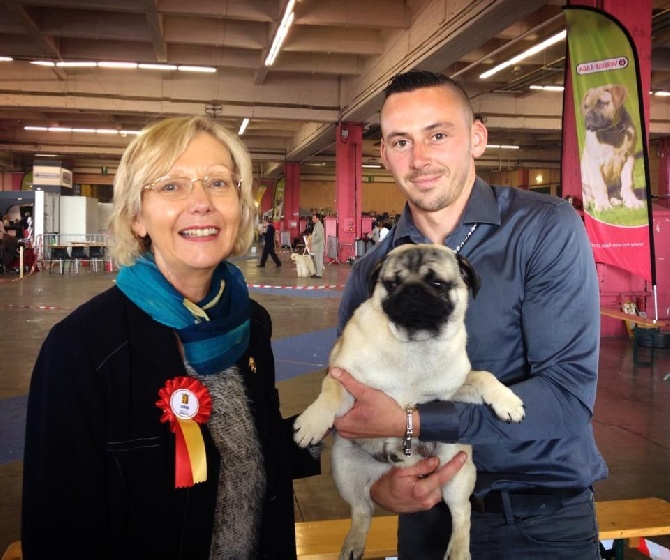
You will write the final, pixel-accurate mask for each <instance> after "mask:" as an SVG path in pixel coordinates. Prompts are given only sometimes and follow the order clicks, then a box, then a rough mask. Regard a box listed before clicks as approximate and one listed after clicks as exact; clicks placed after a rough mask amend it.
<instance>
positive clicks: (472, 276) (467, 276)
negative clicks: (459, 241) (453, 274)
mask: <svg viewBox="0 0 670 560" xmlns="http://www.w3.org/2000/svg"><path fill="white" fill-rule="evenodd" d="M456 260H457V261H458V269H459V270H460V272H461V278H463V282H465V285H466V286H467V287H468V288H470V290H472V299H474V298H476V297H477V294H478V293H479V287H480V285H481V282H480V280H479V276H477V273H476V272H475V269H474V268H473V267H472V265H471V264H470V261H469V260H468V259H466V258H465V257H463V256H461V255H459V254H458V253H456Z"/></svg>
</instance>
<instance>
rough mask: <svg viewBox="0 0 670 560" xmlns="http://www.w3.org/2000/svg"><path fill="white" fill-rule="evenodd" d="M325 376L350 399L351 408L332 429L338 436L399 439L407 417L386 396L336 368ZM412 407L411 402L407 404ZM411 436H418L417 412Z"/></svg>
mask: <svg viewBox="0 0 670 560" xmlns="http://www.w3.org/2000/svg"><path fill="white" fill-rule="evenodd" d="M329 375H330V376H331V377H332V378H333V379H337V381H339V382H340V383H342V385H343V386H344V388H345V389H346V390H347V391H349V393H351V395H352V396H353V397H354V399H355V400H354V405H353V406H352V407H351V409H350V410H349V412H347V413H346V414H345V415H344V416H341V417H339V418H336V419H335V423H334V426H335V429H337V433H338V434H340V435H341V436H342V437H345V438H348V439H351V438H369V437H403V436H404V435H405V427H406V423H407V414H406V412H405V409H404V408H402V407H401V406H400V405H399V404H398V403H397V402H396V401H395V400H393V399H392V398H391V397H389V396H388V395H387V394H386V393H383V392H382V391H379V390H377V389H372V388H370V387H368V386H367V385H363V384H362V383H360V382H359V381H356V380H355V379H354V378H353V377H352V376H351V375H349V374H348V373H347V372H346V371H344V370H343V369H340V368H336V367H334V368H331V369H330V372H329ZM408 404H413V403H408ZM414 420H415V422H414V435H415V436H418V435H419V431H418V430H419V425H418V413H417V412H415V413H414Z"/></svg>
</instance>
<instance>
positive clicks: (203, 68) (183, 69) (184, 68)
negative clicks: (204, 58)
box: [177, 66, 216, 74]
mask: <svg viewBox="0 0 670 560" xmlns="http://www.w3.org/2000/svg"><path fill="white" fill-rule="evenodd" d="M177 70H179V71H180V72H205V73H208V74H213V73H214V72H216V68H212V67H211V66H177Z"/></svg>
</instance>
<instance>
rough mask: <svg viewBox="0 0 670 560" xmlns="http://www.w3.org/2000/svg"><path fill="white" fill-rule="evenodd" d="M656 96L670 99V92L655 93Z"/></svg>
mask: <svg viewBox="0 0 670 560" xmlns="http://www.w3.org/2000/svg"><path fill="white" fill-rule="evenodd" d="M654 95H658V96H659V97H670V91H655V92H654Z"/></svg>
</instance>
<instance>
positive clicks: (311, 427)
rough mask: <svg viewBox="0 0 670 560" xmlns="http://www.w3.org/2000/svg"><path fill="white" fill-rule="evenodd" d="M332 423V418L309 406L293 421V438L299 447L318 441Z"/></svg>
mask: <svg viewBox="0 0 670 560" xmlns="http://www.w3.org/2000/svg"><path fill="white" fill-rule="evenodd" d="M332 425H333V419H332V418H329V417H328V415H327V414H323V413H322V412H321V411H320V410H319V409H318V408H317V407H315V406H309V407H307V409H306V410H305V412H303V413H302V414H301V415H300V416H298V417H297V418H296V419H295V422H294V423H293V430H294V434H293V439H294V440H295V442H296V443H297V444H298V445H299V446H300V447H307V446H308V445H314V444H316V443H319V442H320V441H321V440H322V439H323V438H324V437H325V435H326V433H328V430H329V429H330V428H331V427H332Z"/></svg>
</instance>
